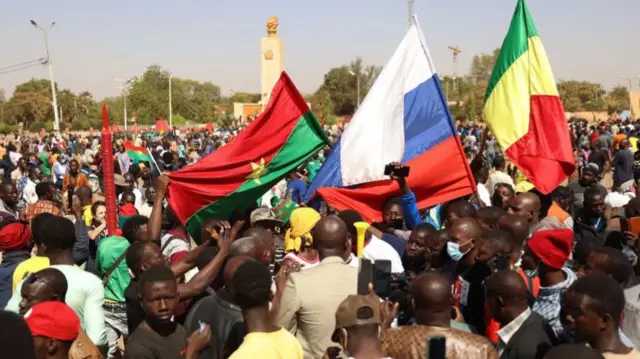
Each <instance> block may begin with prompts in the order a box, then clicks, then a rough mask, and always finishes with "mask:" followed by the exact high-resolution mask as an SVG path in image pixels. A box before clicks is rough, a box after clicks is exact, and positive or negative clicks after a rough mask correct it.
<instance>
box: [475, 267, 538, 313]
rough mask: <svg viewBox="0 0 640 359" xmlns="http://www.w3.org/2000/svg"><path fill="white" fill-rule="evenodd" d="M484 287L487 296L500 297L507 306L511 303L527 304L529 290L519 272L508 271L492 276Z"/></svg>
mask: <svg viewBox="0 0 640 359" xmlns="http://www.w3.org/2000/svg"><path fill="white" fill-rule="evenodd" d="M484 287H485V290H486V293H487V296H489V295H493V296H497V297H500V298H502V300H503V301H504V302H505V305H508V304H510V303H516V304H524V305H526V304H527V298H528V294H529V290H528V289H527V284H526V283H525V282H524V279H522V276H520V274H518V272H515V271H512V270H506V271H500V272H497V273H495V274H492V275H491V276H489V278H487V280H486V281H485V282H484Z"/></svg>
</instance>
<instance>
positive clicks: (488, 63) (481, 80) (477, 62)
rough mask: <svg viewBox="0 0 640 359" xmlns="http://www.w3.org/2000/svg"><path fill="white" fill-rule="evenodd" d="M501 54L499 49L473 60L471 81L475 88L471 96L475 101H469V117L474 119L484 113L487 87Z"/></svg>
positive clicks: (475, 57) (470, 74)
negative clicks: (471, 116)
mask: <svg viewBox="0 0 640 359" xmlns="http://www.w3.org/2000/svg"><path fill="white" fill-rule="evenodd" d="M499 54H500V49H499V48H498V49H495V50H493V52H492V53H490V54H479V55H475V56H474V57H473V59H472V60H471V71H470V73H469V80H470V82H471V85H472V86H473V94H472V95H473V96H471V97H473V101H471V98H469V99H468V102H469V103H470V105H469V108H468V113H469V115H471V114H473V115H474V116H473V118H475V117H476V116H477V115H480V114H481V113H482V108H483V107H484V97H485V94H486V92H487V86H488V85H489V80H490V79H491V73H492V72H493V67H494V66H495V64H496V60H497V59H498V55H499ZM470 95H471V94H470ZM471 104H472V105H473V106H472V107H470V106H471ZM473 118H470V119H473Z"/></svg>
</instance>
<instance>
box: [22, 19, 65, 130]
mask: <svg viewBox="0 0 640 359" xmlns="http://www.w3.org/2000/svg"><path fill="white" fill-rule="evenodd" d="M29 22H30V23H31V25H33V27H35V28H36V29H40V31H42V33H43V34H44V47H45V50H46V52H47V57H45V58H43V59H42V64H43V65H49V81H50V82H51V97H52V100H53V101H52V103H51V105H52V106H53V117H54V122H53V130H54V131H55V132H56V133H60V116H59V115H58V98H57V97H56V82H55V80H54V78H53V65H52V64H51V53H50V52H49V37H48V36H47V30H45V29H44V28H43V27H42V26H40V25H38V23H37V22H35V21H34V20H29ZM55 24H56V23H55V21H54V22H52V23H51V25H50V26H49V27H53V26H55Z"/></svg>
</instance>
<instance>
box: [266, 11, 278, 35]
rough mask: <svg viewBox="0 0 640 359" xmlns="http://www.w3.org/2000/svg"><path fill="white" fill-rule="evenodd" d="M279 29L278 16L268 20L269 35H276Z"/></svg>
mask: <svg viewBox="0 0 640 359" xmlns="http://www.w3.org/2000/svg"><path fill="white" fill-rule="evenodd" d="M277 31H278V17H277V16H272V17H270V18H269V20H267V36H269V37H274V36H276V32H277Z"/></svg>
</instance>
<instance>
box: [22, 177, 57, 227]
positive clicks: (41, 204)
mask: <svg viewBox="0 0 640 359" xmlns="http://www.w3.org/2000/svg"><path fill="white" fill-rule="evenodd" d="M36 194H37V195H38V201H37V202H36V203H34V204H32V205H31V206H29V207H27V209H26V210H25V212H24V219H25V220H26V221H27V222H31V220H32V219H33V218H34V217H35V216H37V215H39V214H40V213H51V214H52V215H54V216H60V215H61V214H62V210H60V208H58V206H56V205H55V204H54V203H53V202H52V201H53V188H52V187H51V185H50V184H49V183H48V182H42V183H38V184H37V185H36Z"/></svg>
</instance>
